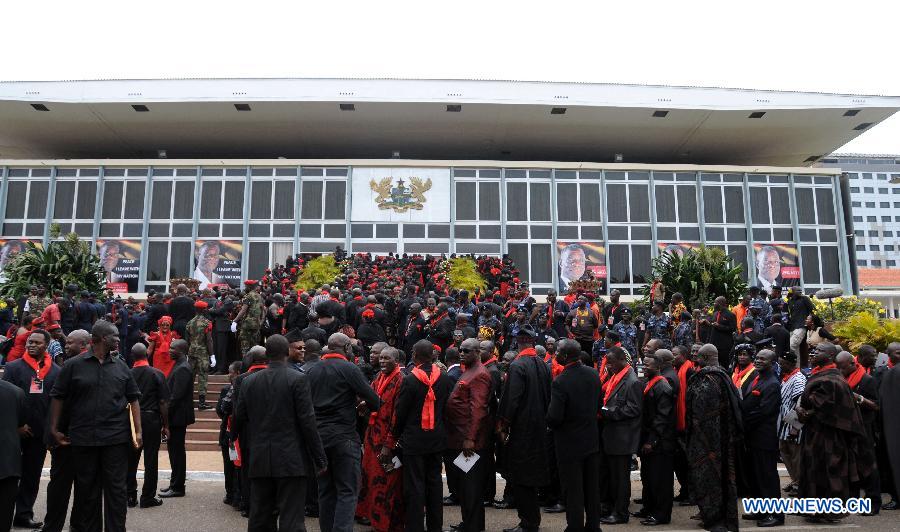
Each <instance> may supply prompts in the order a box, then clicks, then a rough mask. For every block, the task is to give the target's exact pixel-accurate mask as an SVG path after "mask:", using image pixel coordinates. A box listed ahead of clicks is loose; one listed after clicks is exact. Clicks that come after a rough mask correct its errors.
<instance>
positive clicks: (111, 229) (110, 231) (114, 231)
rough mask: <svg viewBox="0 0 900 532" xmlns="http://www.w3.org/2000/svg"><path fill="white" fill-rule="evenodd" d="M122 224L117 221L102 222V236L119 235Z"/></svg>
mask: <svg viewBox="0 0 900 532" xmlns="http://www.w3.org/2000/svg"><path fill="white" fill-rule="evenodd" d="M119 229H120V225H119V224H116V223H102V224H100V235H99V236H100V237H101V238H104V237H114V236H119Z"/></svg>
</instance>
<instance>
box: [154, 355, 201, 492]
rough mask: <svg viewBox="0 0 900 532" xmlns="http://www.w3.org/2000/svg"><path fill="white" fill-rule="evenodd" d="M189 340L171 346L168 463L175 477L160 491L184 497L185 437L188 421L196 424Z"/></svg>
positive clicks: (168, 382) (167, 382)
mask: <svg viewBox="0 0 900 532" xmlns="http://www.w3.org/2000/svg"><path fill="white" fill-rule="evenodd" d="M187 351H188V343H187V342H186V341H184V340H173V341H172V344H171V345H170V346H169V356H170V357H172V360H174V361H175V366H173V367H172V371H171V373H169V378H168V380H167V381H166V385H167V386H168V388H169V441H168V442H167V443H166V445H167V447H168V448H169V463H170V464H172V477H171V478H170V479H169V487H168V488H166V489H165V490H163V491H161V492H160V493H159V496H160V497H163V498H167V497H184V481H185V477H186V475H187V452H186V451H185V447H184V445H185V441H184V440H185V437H186V435H187V427H188V425H193V424H194V375H193V372H192V371H191V365H190V364H189V363H188V361H187Z"/></svg>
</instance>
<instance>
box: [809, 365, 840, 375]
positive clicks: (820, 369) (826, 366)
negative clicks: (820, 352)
mask: <svg viewBox="0 0 900 532" xmlns="http://www.w3.org/2000/svg"><path fill="white" fill-rule="evenodd" d="M826 369H837V366H835V365H834V362H832V363H831V364H825V365H824V366H821V367H817V368H813V370H812V374H813V375H815V374H816V373H818V372H820V371H825V370H826Z"/></svg>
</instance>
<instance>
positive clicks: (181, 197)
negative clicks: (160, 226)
mask: <svg viewBox="0 0 900 532" xmlns="http://www.w3.org/2000/svg"><path fill="white" fill-rule="evenodd" d="M193 217H194V182H193V181H177V182H176V183H175V198H174V203H173V209H172V218H175V219H186V218H193ZM172 256H173V257H174V256H175V248H174V246H173V248H172Z"/></svg>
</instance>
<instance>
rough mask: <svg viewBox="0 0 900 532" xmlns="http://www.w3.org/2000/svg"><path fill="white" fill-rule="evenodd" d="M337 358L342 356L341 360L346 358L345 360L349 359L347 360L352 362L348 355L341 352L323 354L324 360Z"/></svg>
mask: <svg viewBox="0 0 900 532" xmlns="http://www.w3.org/2000/svg"><path fill="white" fill-rule="evenodd" d="M335 358H340V359H341V360H345V361H347V362H350V361H349V360H348V359H347V357H345V356H344V355H342V354H340V353H326V354H324V355H322V360H332V359H335Z"/></svg>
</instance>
